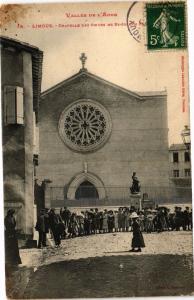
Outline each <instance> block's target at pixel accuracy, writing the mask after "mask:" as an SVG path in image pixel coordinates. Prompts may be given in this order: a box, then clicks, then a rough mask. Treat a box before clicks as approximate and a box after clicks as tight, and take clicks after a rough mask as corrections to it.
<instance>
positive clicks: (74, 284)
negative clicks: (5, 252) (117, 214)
mask: <svg viewBox="0 0 194 300" xmlns="http://www.w3.org/2000/svg"><path fill="white" fill-rule="evenodd" d="M131 239H132V233H131V232H129V233H127V232H123V233H108V234H98V235H91V236H84V237H77V238H74V239H66V240H63V241H62V247H61V248H58V249H56V248H54V245H53V241H52V240H50V241H49V244H50V246H49V247H47V248H45V249H22V250H20V254H21V258H22V263H23V265H22V268H26V269H29V268H30V269H31V270H33V271H34V272H33V274H31V276H30V278H29V279H28V280H29V282H28V281H25V282H26V284H25V287H26V286H27V288H26V291H25V292H24V291H23V294H24V297H25V298H28V299H31V298H36V299H40V298H44V299H49V298H68V297H111V296H112V297H113V296H115V297H118V296H123V297H126V296H150V295H180V294H189V295H190V294H191V293H192V291H193V290H194V289H192V287H191V286H192V285H193V282H192V233H191V232H185V231H180V232H163V233H152V234H144V240H145V244H146V247H145V248H144V249H142V252H141V253H130V252H128V250H129V249H130V244H131ZM99 266H101V267H99ZM88 268H89V269H90V271H89V274H90V275H88ZM133 271H134V272H135V273H134V272H133ZM115 272H116V273H115ZM107 274H109V277H110V278H109V279H108V278H107ZM135 274H136V275H135ZM137 274H138V275H137ZM142 274H143V275H142ZM142 276H143V277H142ZM160 276H161V278H162V281H161V282H160V284H159V283H158V280H159V279H160ZM120 277H122V278H123V279H124V277H125V278H126V281H125V280H124V281H122V282H121V281H120V279H119V278H120ZM92 278H93V279H92ZM103 278H104V279H103ZM168 278H170V279H171V280H170V281H168ZM145 279H146V281H145ZM156 279H157V280H156ZM166 280H167V281H166ZM106 281H107V283H106ZM88 282H90V283H88ZM103 282H104V284H105V286H106V289H104V288H102V287H101V286H100V285H103ZM137 282H138V283H137ZM152 282H153V287H152V288H151V287H150V285H152ZM169 282H170V286H168V283H169ZM16 285H17V284H16ZM20 285H21V283H20ZM118 285H119V286H118ZM116 287H117V288H116ZM129 289H130V291H129ZM140 290H141V291H142V292H141V291H140ZM99 291H100V292H99ZM156 291H158V292H156ZM157 293H158V294H157ZM20 295H21V293H20Z"/></svg>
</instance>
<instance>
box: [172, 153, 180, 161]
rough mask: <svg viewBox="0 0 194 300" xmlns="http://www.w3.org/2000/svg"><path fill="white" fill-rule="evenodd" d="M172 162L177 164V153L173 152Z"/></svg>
mask: <svg viewBox="0 0 194 300" xmlns="http://www.w3.org/2000/svg"><path fill="white" fill-rule="evenodd" d="M173 162H174V163H178V162H179V154H178V152H173Z"/></svg>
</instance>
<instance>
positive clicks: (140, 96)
mask: <svg viewBox="0 0 194 300" xmlns="http://www.w3.org/2000/svg"><path fill="white" fill-rule="evenodd" d="M83 76H84V77H86V76H87V77H88V78H91V79H95V80H97V81H99V82H101V83H103V84H106V85H108V86H110V87H113V88H116V89H118V90H120V91H121V92H124V93H126V94H128V95H129V96H131V97H132V98H135V99H137V100H145V99H148V98H149V97H153V96H154V97H156V98H157V97H159V98H161V96H166V95H167V92H166V90H165V91H156V92H132V91H130V90H127V89H125V88H123V87H121V86H119V85H117V84H114V83H112V82H110V81H108V80H106V79H103V78H101V77H99V76H97V75H94V74H92V73H90V72H88V71H87V69H85V68H84V69H80V71H79V72H78V73H76V74H74V75H73V76H71V77H69V78H67V79H65V80H63V81H61V82H59V83H58V84H56V85H54V86H52V87H51V88H49V89H47V90H45V91H44V92H42V94H41V98H44V97H45V96H46V95H48V94H49V93H51V92H53V91H55V90H56V89H58V88H60V87H61V86H63V85H65V84H68V83H70V82H71V81H73V80H75V79H77V78H79V77H83Z"/></svg>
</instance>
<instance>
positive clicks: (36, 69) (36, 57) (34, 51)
mask: <svg viewBox="0 0 194 300" xmlns="http://www.w3.org/2000/svg"><path fill="white" fill-rule="evenodd" d="M0 44H1V45H3V46H4V47H14V48H16V49H19V50H24V51H26V52H29V53H31V55H32V78H33V107H34V110H35V111H36V117H37V118H38V107H39V99H40V93H41V82H42V62H43V52H42V51H41V50H40V49H39V48H38V47H35V46H32V45H30V44H28V43H24V42H21V41H19V40H17V39H12V38H10V37H6V36H0Z"/></svg>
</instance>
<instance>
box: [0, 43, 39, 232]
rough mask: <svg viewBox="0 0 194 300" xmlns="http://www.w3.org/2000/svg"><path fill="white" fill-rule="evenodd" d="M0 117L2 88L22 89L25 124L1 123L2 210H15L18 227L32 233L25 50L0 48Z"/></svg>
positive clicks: (27, 59) (30, 106) (29, 89)
mask: <svg viewBox="0 0 194 300" xmlns="http://www.w3.org/2000/svg"><path fill="white" fill-rule="evenodd" d="M1 62H2V64H1V72H2V120H3V119H4V115H3V114H4V99H5V95H4V87H5V86H7V85H11V86H19V87H23V88H24V112H25V115H24V125H18V124H11V125H5V124H4V123H3V175H4V206H5V213H6V211H7V210H8V209H9V208H11V207H12V208H14V209H15V210H16V219H17V229H19V230H20V232H21V233H22V234H25V235H32V228H33V202H34V195H33V193H34V189H33V122H32V117H33V87H32V58H31V54H29V53H27V52H26V51H19V50H17V49H15V48H14V47H8V48H4V47H2V61H1Z"/></svg>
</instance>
